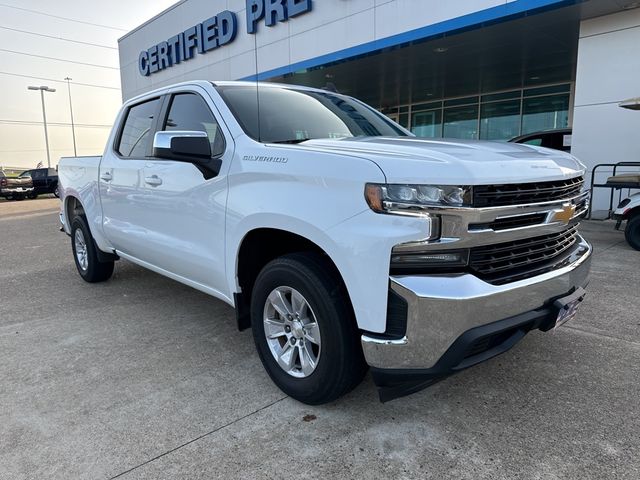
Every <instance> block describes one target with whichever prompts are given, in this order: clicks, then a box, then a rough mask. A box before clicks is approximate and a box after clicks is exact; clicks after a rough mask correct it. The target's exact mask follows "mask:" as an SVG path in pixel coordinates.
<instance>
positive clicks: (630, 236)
mask: <svg viewBox="0 0 640 480" xmlns="http://www.w3.org/2000/svg"><path fill="white" fill-rule="evenodd" d="M624 237H625V238H626V239H627V242H628V243H629V245H631V247H632V248H635V249H636V250H640V212H638V213H636V214H635V215H634V216H633V217H631V218H630V219H629V220H628V221H627V227H626V228H625V229H624Z"/></svg>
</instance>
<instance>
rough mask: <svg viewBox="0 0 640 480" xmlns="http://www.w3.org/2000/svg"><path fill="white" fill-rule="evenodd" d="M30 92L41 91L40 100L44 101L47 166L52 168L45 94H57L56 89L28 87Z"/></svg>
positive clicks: (43, 114)
mask: <svg viewBox="0 0 640 480" xmlns="http://www.w3.org/2000/svg"><path fill="white" fill-rule="evenodd" d="M27 89H28V90H40V99H41V100H42V119H43V121H44V143H45V145H46V147H47V166H48V167H49V168H51V155H50V154H49V133H48V132H47V112H46V109H45V108H44V92H51V93H53V92H55V91H56V89H55V88H49V87H47V86H46V85H45V86H41V87H27Z"/></svg>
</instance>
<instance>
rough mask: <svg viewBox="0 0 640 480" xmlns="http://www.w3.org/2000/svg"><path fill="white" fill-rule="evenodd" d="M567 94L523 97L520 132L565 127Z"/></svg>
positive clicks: (567, 114)
mask: <svg viewBox="0 0 640 480" xmlns="http://www.w3.org/2000/svg"><path fill="white" fill-rule="evenodd" d="M568 126H569V95H566V94H564V95H550V96H547V97H537V98H525V99H524V103H523V106H522V134H523V135H524V134H527V133H532V132H538V131H541V130H551V129H556V128H567V127H568Z"/></svg>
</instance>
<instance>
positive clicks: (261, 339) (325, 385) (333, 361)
mask: <svg viewBox="0 0 640 480" xmlns="http://www.w3.org/2000/svg"><path fill="white" fill-rule="evenodd" d="M251 323H252V328H253V337H254V340H255V343H256V348H257V350H258V354H259V355H260V359H261V360H262V364H263V365H264V367H265V369H266V370H267V373H268V374H269V376H270V377H271V379H272V380H273V381H274V383H275V384H276V385H277V386H278V387H279V388H280V389H281V390H282V391H283V392H285V393H286V394H287V395H290V396H291V397H293V398H295V399H296V400H299V401H301V402H303V403H307V404H311V405H318V404H322V403H327V402H331V401H332V400H335V399H336V398H338V397H340V396H342V395H344V394H345V393H347V392H348V391H350V390H352V389H353V388H354V387H355V386H356V385H358V384H359V383H360V382H361V381H362V378H363V376H364V374H365V372H366V364H365V362H364V358H363V355H362V350H361V347H360V342H359V335H358V330H357V328H356V324H355V319H354V316H353V311H352V309H351V305H350V303H349V299H348V297H347V293H346V291H345V288H344V286H343V285H342V282H341V281H340V279H339V278H338V276H337V274H335V273H334V268H333V266H332V265H331V263H330V262H328V261H327V260H326V259H325V258H324V257H322V256H321V255H318V254H313V253H297V254H290V255H285V256H283V257H280V258H278V259H276V260H273V261H272V262H270V263H269V264H267V265H266V266H265V267H264V269H263V270H262V271H261V272H260V274H259V275H258V278H257V279H256V283H255V285H254V288H253V292H252V296H251Z"/></svg>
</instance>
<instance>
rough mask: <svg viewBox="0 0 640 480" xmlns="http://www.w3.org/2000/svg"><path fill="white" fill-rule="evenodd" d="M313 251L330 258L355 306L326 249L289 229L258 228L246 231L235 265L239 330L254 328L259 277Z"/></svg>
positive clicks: (330, 262) (339, 276)
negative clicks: (272, 265)
mask: <svg viewBox="0 0 640 480" xmlns="http://www.w3.org/2000/svg"><path fill="white" fill-rule="evenodd" d="M303 252H313V253H317V254H320V255H322V256H323V257H325V258H326V260H327V261H328V263H329V264H330V265H331V267H332V269H333V272H332V273H333V274H334V275H336V278H338V279H339V281H340V283H341V286H342V287H343V288H344V289H345V292H346V295H347V298H348V299H349V308H351V310H352V311H353V305H352V304H351V299H350V296H349V290H348V288H347V286H346V283H345V280H344V277H343V275H342V273H341V272H340V269H339V268H338V265H336V263H335V261H334V260H333V258H332V257H331V255H330V254H329V252H328V251H327V249H326V248H323V247H322V246H320V245H319V244H318V243H316V242H314V241H313V240H310V239H309V238H307V236H305V235H301V234H299V233H296V232H292V231H289V230H283V229H279V228H273V227H256V228H254V229H252V230H249V231H247V232H246V234H245V235H244V236H243V237H242V240H241V242H240V244H239V247H238V250H237V254H236V262H235V282H236V286H237V287H238V288H236V290H237V293H234V303H235V307H236V317H237V321H238V329H239V330H244V329H246V328H249V327H250V318H249V305H250V301H251V293H252V291H253V286H254V283H255V280H256V277H257V276H258V274H259V273H260V271H261V270H262V269H263V268H264V266H265V265H267V263H269V262H270V261H272V260H274V259H276V258H278V257H281V256H283V255H286V254H289V253H303Z"/></svg>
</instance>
